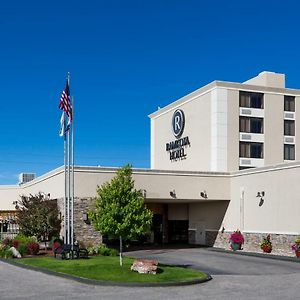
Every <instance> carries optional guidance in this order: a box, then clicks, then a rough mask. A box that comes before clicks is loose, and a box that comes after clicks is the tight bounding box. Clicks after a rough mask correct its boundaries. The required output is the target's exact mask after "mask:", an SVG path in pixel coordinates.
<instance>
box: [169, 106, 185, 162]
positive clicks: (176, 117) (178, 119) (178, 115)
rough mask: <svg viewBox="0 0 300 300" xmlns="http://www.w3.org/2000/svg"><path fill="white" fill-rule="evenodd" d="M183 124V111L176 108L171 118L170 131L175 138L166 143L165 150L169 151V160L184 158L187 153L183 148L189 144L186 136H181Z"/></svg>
mask: <svg viewBox="0 0 300 300" xmlns="http://www.w3.org/2000/svg"><path fill="white" fill-rule="evenodd" d="M184 126H185V116H184V112H183V111H182V110H181V109H177V110H176V111H175V112H174V114H173V118H172V131H173V134H174V136H175V138H176V140H175V141H171V142H169V143H166V151H167V152H169V155H170V160H171V161H177V160H182V159H186V156H187V154H186V152H185V148H186V147H190V146H191V144H190V141H189V137H188V136H185V137H181V136H182V134H183V131H184Z"/></svg>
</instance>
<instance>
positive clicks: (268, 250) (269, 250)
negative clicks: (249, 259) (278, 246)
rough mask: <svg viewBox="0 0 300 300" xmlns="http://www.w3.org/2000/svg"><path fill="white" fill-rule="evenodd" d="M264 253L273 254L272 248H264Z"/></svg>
mask: <svg viewBox="0 0 300 300" xmlns="http://www.w3.org/2000/svg"><path fill="white" fill-rule="evenodd" d="M262 250H263V252H265V253H271V252H272V248H271V247H269V246H264V247H262Z"/></svg>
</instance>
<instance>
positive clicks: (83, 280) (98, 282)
mask: <svg viewBox="0 0 300 300" xmlns="http://www.w3.org/2000/svg"><path fill="white" fill-rule="evenodd" d="M0 261H2V262H4V263H7V264H10V265H13V266H16V267H20V268H23V269H27V270H32V271H36V272H41V273H44V274H47V275H52V276H57V277H61V278H64V279H70V280H74V281H77V282H80V283H84V284H90V285H101V286H121V287H170V286H185V285H193V284H199V283H204V282H207V281H209V280H211V279H212V277H211V275H209V274H207V273H204V272H202V273H204V274H205V275H206V277H205V278H203V279H194V280H187V281H180V282H159V283H134V282H113V281H103V280H96V279H88V278H82V277H77V276H73V275H69V274H65V273H60V272H55V271H51V270H48V269H43V268H38V267H32V266H28V265H23V264H20V263H18V262H16V261H13V260H12V259H3V258H0Z"/></svg>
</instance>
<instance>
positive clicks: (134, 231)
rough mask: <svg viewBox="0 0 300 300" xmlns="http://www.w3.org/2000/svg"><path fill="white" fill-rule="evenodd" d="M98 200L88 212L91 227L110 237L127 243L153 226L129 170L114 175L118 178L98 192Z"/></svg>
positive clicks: (149, 214)
mask: <svg viewBox="0 0 300 300" xmlns="http://www.w3.org/2000/svg"><path fill="white" fill-rule="evenodd" d="M97 194H98V196H97V198H96V199H95V203H94V207H93V209H92V210H91V212H90V215H91V220H92V223H93V225H94V227H95V228H96V229H97V230H99V231H100V232H101V234H106V235H108V236H109V237H113V238H119V240H120V265H121V266H122V240H130V239H133V238H136V237H138V236H140V235H143V234H145V233H147V232H148V231H149V230H150V227H151V223H152V212H151V211H150V210H149V209H147V208H146V206H145V203H144V198H143V196H142V193H141V191H138V190H136V189H135V188H134V181H133V179H132V170H131V166H129V165H126V166H125V167H123V168H121V169H119V170H118V171H117V175H116V176H115V177H114V178H113V179H112V180H111V181H110V182H106V183H104V184H103V185H102V186H101V187H98V189H97Z"/></svg>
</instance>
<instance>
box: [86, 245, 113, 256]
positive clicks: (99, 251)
mask: <svg viewBox="0 0 300 300" xmlns="http://www.w3.org/2000/svg"><path fill="white" fill-rule="evenodd" d="M87 250H88V252H89V254H90V255H102V256H117V255H118V253H119V252H118V251H117V250H116V249H113V248H108V247H106V246H105V245H98V246H93V247H88V249H87Z"/></svg>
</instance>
